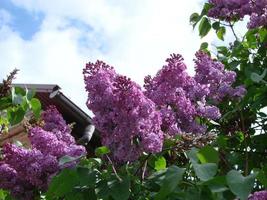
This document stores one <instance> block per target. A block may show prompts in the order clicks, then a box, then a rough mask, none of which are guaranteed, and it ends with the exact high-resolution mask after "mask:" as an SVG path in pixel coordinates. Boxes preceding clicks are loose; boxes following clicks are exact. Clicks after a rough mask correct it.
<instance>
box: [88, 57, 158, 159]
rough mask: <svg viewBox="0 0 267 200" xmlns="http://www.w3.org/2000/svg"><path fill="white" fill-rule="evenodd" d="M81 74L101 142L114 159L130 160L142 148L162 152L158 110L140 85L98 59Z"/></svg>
mask: <svg viewBox="0 0 267 200" xmlns="http://www.w3.org/2000/svg"><path fill="white" fill-rule="evenodd" d="M84 77H85V84H86V90H87V91H88V93H89V95H88V101H87V106H88V108H89V109H91V110H92V111H93V112H94V114H95V116H94V119H93V121H94V124H95V126H96V127H97V128H98V130H99V131H100V134H101V140H102V144H103V145H106V146H108V147H109V148H110V149H111V151H112V152H113V156H114V158H115V159H116V160H117V161H119V162H124V161H133V160H135V159H137V158H138V156H139V155H140V153H141V152H143V151H145V152H147V153H156V152H159V151H161V149H162V144H163V132H162V131H161V129H160V125H161V117H160V113H159V112H158V111H156V106H155V103H154V102H152V101H151V100H150V99H148V98H147V97H146V96H145V95H144V94H143V92H142V90H141V88H140V86H138V85H137V84H136V83H134V82H133V81H131V80H130V79H129V78H126V77H124V76H121V75H118V74H117V73H116V72H115V70H114V69H113V68H112V67H110V66H109V65H106V64H105V63H104V62H101V61H97V62H96V63H88V64H87V65H86V68H85V69H84Z"/></svg>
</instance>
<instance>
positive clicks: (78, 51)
mask: <svg viewBox="0 0 267 200" xmlns="http://www.w3.org/2000/svg"><path fill="white" fill-rule="evenodd" d="M202 3H203V0H188V1H179V0H132V1H129V0H57V1H54V0H0V69H1V70H0V72H1V73H0V78H1V79H2V78H4V77H5V76H6V75H7V74H8V72H10V71H11V70H12V69H14V68H15V67H16V68H18V69H20V72H19V74H18V76H17V79H16V82H19V83H42V84H58V85H60V86H61V88H62V91H63V92H64V94H66V95H67V96H68V97H69V98H70V99H72V100H73V101H74V102H75V103H76V104H78V105H79V106H80V107H82V108H83V109H86V107H85V101H86V96H87V94H86V93H85V91H84V84H83V76H82V69H83V67H84V66H85V63H86V62H88V61H93V62H94V61H96V59H102V60H104V61H105V62H107V63H109V64H111V65H112V66H114V67H115V69H116V70H117V71H118V72H119V73H120V74H124V75H127V76H129V77H131V78H132V79H133V80H134V81H136V82H138V83H139V84H141V85H142V84H143V77H144V76H145V75H147V74H152V75H153V74H155V73H156V72H157V71H158V70H159V69H160V68H161V66H162V65H163V64H164V61H165V59H166V58H167V57H168V55H169V54H170V53H174V52H175V53H180V54H182V55H183V56H184V58H185V61H186V62H187V63H188V67H189V71H190V72H192V69H193V62H192V59H193V57H194V53H195V51H196V50H198V48H199V45H200V43H201V42H204V41H207V40H208V41H211V40H212V36H209V37H207V38H205V39H203V40H200V38H199V37H198V33H197V31H193V30H192V27H191V26H190V25H189V16H190V14H191V13H193V12H198V11H200V10H201V7H202Z"/></svg>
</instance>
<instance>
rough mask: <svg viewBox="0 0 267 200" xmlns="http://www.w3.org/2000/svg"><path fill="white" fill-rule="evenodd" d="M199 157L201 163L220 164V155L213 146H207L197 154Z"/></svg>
mask: <svg viewBox="0 0 267 200" xmlns="http://www.w3.org/2000/svg"><path fill="white" fill-rule="evenodd" d="M197 157H198V159H199V161H200V162H201V163H216V164H217V163H218V162H219V153H218V151H216V150H215V149H214V148H213V147H211V146H205V147H203V148H202V149H200V150H199V151H198V153H197Z"/></svg>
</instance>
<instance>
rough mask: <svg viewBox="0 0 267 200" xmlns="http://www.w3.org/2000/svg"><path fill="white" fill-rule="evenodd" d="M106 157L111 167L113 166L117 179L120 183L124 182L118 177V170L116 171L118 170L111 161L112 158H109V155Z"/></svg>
mask: <svg viewBox="0 0 267 200" xmlns="http://www.w3.org/2000/svg"><path fill="white" fill-rule="evenodd" d="M106 157H107V159H108V161H109V163H110V164H111V166H112V170H113V172H114V174H115V176H116V177H117V179H118V180H119V181H120V182H122V179H121V177H120V176H119V175H118V173H117V170H116V168H115V166H114V164H113V162H112V160H111V159H110V157H109V156H108V155H106Z"/></svg>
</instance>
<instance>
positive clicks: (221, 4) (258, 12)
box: [208, 0, 267, 29]
mask: <svg viewBox="0 0 267 200" xmlns="http://www.w3.org/2000/svg"><path fill="white" fill-rule="evenodd" d="M209 3H210V4H211V5H212V6H213V7H212V8H211V9H210V10H209V12H208V15H209V16H210V17H213V18H216V19H222V20H226V21H232V20H238V19H242V18H244V16H246V15H248V16H250V21H249V22H248V25H247V26H248V28H250V29H252V28H257V27H260V26H266V25H267V0H209Z"/></svg>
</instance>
